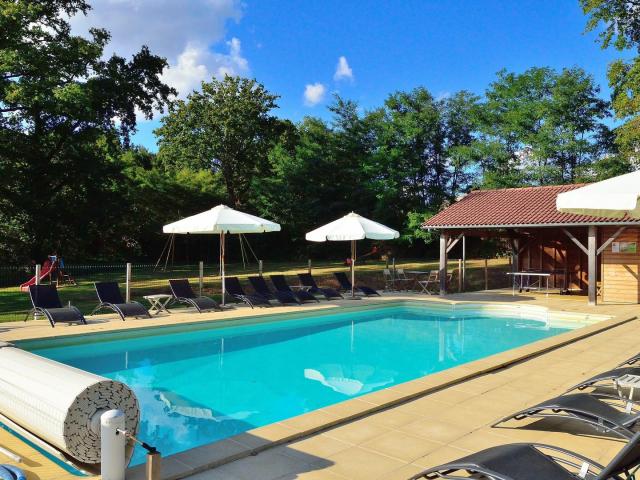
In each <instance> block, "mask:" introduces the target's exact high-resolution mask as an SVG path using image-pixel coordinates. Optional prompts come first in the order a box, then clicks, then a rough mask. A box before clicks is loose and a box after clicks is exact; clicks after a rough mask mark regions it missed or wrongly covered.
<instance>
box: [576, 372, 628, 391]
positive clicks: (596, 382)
mask: <svg viewBox="0 0 640 480" xmlns="http://www.w3.org/2000/svg"><path fill="white" fill-rule="evenodd" d="M623 375H640V367H621V368H614V369H613V370H607V371H606V372H602V373H599V374H598V375H594V376H593V377H591V378H589V379H587V380H585V381H583V382H580V383H578V384H577V385H574V386H573V387H571V388H570V389H569V390H567V392H571V391H573V390H584V389H585V388H588V387H598V386H603V385H602V384H605V385H606V384H608V385H607V386H609V387H611V386H613V383H614V382H615V380H616V379H618V378H620V377H622V376H623Z"/></svg>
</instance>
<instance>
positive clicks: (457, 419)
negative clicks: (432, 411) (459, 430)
mask: <svg viewBox="0 0 640 480" xmlns="http://www.w3.org/2000/svg"><path fill="white" fill-rule="evenodd" d="M501 416H502V415H501V414H499V413H497V412H496V411H488V410H482V409H477V408H472V407H468V406H465V407H463V406H458V407H456V408H451V409H449V410H446V411H443V412H441V414H440V415H438V416H435V417H434V418H437V419H438V420H442V421H443V422H448V423H453V424H454V425H459V426H461V427H467V428H471V429H472V430H474V429H477V428H480V427H482V426H484V425H487V424H489V423H493V422H495V421H496V420H498V419H499V418H500V417H501Z"/></svg>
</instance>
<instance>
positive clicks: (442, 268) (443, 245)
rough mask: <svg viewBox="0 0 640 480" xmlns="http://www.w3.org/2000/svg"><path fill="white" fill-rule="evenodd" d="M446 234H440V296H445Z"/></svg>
mask: <svg viewBox="0 0 640 480" xmlns="http://www.w3.org/2000/svg"><path fill="white" fill-rule="evenodd" d="M448 238H449V236H448V235H447V234H446V233H444V232H443V233H441V234H440V271H439V275H440V295H446V294H447V240H448Z"/></svg>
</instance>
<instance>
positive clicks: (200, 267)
mask: <svg viewBox="0 0 640 480" xmlns="http://www.w3.org/2000/svg"><path fill="white" fill-rule="evenodd" d="M203 286H204V262H203V261H202V260H200V263H199V264H198V287H199V289H200V293H199V294H198V295H200V296H202V287H203Z"/></svg>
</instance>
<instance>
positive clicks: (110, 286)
mask: <svg viewBox="0 0 640 480" xmlns="http://www.w3.org/2000/svg"><path fill="white" fill-rule="evenodd" d="M93 285H94V287H95V288H96V294H97V295H98V300H99V301H100V304H99V305H98V306H97V307H96V308H94V309H93V312H91V315H93V314H94V313H96V312H97V311H99V310H101V309H103V308H108V309H110V310H113V311H114V312H116V313H117V314H118V315H120V318H121V319H122V320H123V321H124V319H125V317H135V318H140V317H145V318H151V315H149V310H147V309H146V308H145V307H144V306H143V305H142V304H141V303H139V302H125V300H124V298H122V294H121V293H120V287H119V286H118V282H95V283H94V284H93Z"/></svg>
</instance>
